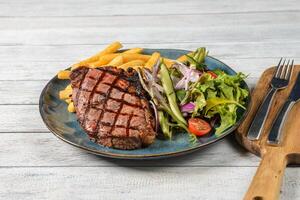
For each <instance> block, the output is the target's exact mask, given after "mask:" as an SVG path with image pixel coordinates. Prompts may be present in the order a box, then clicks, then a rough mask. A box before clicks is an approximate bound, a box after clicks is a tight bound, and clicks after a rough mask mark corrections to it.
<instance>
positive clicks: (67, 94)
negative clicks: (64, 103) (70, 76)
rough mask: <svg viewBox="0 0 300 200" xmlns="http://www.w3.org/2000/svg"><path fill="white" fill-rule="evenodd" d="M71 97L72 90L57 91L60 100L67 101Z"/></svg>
mask: <svg viewBox="0 0 300 200" xmlns="http://www.w3.org/2000/svg"><path fill="white" fill-rule="evenodd" d="M71 95H72V90H61V91H59V98H60V99H68V98H70V96H71Z"/></svg>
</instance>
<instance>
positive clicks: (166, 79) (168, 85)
mask: <svg viewBox="0 0 300 200" xmlns="http://www.w3.org/2000/svg"><path fill="white" fill-rule="evenodd" d="M160 79H161V83H162V86H163V88H164V91H165V93H166V96H167V99H168V102H169V105H170V108H171V111H172V112H173V113H174V116H175V117H176V119H177V120H176V119H175V120H176V121H180V122H181V123H182V124H184V125H186V124H187V123H186V121H185V119H184V118H183V116H182V114H181V112H180V110H179V108H178V105H177V101H176V94H175V91H174V88H173V83H172V80H171V78H170V75H169V72H168V69H167V67H166V66H165V65H164V63H162V64H161V65H160Z"/></svg>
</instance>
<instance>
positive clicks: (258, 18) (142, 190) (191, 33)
mask: <svg viewBox="0 0 300 200" xmlns="http://www.w3.org/2000/svg"><path fill="white" fill-rule="evenodd" d="M0 7H1V11H0V25H1V26H0V75H1V76H0V137H1V140H0V146H1V148H0V180H1V181H0V199H120V198H123V199H158V198H159V199H172V200H173V199H189V200H190V199H222V200H223V199H230V200H238V199H241V198H242V197H243V194H244V193H245V192H246V190H247V186H248V184H249V182H250V179H251V177H252V176H253V175H254V173H255V167H256V166H258V164H259V158H258V157H256V156H254V155H251V154H250V153H246V152H245V150H243V149H242V148H241V147H239V146H237V144H236V142H235V141H234V140H233V137H232V136H231V137H229V138H226V139H225V140H224V141H221V142H219V143H217V144H215V145H213V146H211V147H209V148H207V149H205V150H203V151H200V152H195V153H193V154H191V155H187V156H184V157H178V158H173V159H167V160H163V161H160V160H156V161H149V162H148V161H147V162H137V161H134V162H131V161H124V160H112V159H107V158H101V157H97V156H94V155H91V154H87V153H85V152H83V151H81V150H79V149H76V148H74V147H72V146H69V145H67V144H65V143H63V142H62V141H60V140H59V139H57V138H56V137H55V136H53V135H52V134H51V133H50V132H49V131H48V130H47V129H46V127H45V126H44V125H43V123H42V121H41V119H40V116H39V112H38V106H37V103H38V97H39V94H40V92H41V90H42V88H43V86H44V85H45V84H46V83H47V81H48V80H49V79H50V78H52V77H53V76H54V75H55V74H56V73H57V71H58V70H61V69H64V68H66V67H68V66H69V65H70V64H72V63H74V62H76V61H78V60H81V59H83V58H86V57H87V56H89V55H91V54H93V53H95V52H97V51H99V49H102V48H103V47H104V46H105V45H106V44H107V43H110V42H112V41H114V40H120V41H122V42H123V43H124V44H125V47H128V48H130V47H136V46H141V47H146V48H180V49H195V48H197V47H199V46H206V47H207V48H208V49H209V50H210V54H211V55H213V56H215V57H217V58H219V59H221V60H222V61H224V62H225V63H227V64H228V65H229V66H231V67H232V68H233V69H235V70H237V71H243V72H245V73H247V74H250V76H249V79H248V82H249V83H250V85H251V86H252V87H253V86H254V84H255V83H256V81H257V80H258V77H259V76H260V75H261V74H262V72H263V71H264V70H265V69H266V67H267V66H271V65H274V64H276V63H277V62H278V59H279V57H281V56H284V57H292V58H295V59H296V60H299V57H300V56H299V55H300V49H299V45H300V44H299V41H300V34H299V33H300V24H299V23H300V20H299V17H300V15H299V13H300V12H299V11H300V9H299V1H297V0H286V1H283V0H278V1H277V0H276V1H274V0H265V1H260V0H254V1H243V2H241V1H239V0H225V1H224V0H214V1H205V0H187V1H186V0H177V1H162V0H147V1H140V0H126V1H124V0H118V1H110V0H101V1H98V0H91V1H85V0H64V1H61V0H52V1H50V0H46V1H39V0H23V1H19V0H10V1H5V0H0ZM299 178H300V171H299V169H297V168H287V170H286V174H285V178H284V180H283V182H284V184H283V188H282V193H281V197H282V199H284V200H286V199H287V200H294V199H299V198H300V193H299V191H300V190H299V189H300V185H299Z"/></svg>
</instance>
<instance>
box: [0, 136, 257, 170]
mask: <svg viewBox="0 0 300 200" xmlns="http://www.w3.org/2000/svg"><path fill="white" fill-rule="evenodd" d="M0 137H1V138H2V139H1V140H0V146H1V150H0V168H1V167H26V166H27V167H32V166H36V167H37V166H40V167H51V166H53V167H57V166H65V167H68V166H71V167H74V166H77V167H116V166H117V165H119V164H120V165H122V166H127V167H134V166H148V167H151V166H161V167H166V166H173V167H183V166H186V167H187V166H190V167H194V166H214V167H243V166H257V165H258V162H259V159H258V158H257V157H256V156H254V155H250V154H249V153H247V152H246V151H245V150H244V149H242V147H239V146H238V144H237V143H236V142H235V141H234V140H233V139H234V138H233V136H231V137H229V138H227V139H226V140H224V141H220V142H218V143H216V144H215V145H212V146H211V147H208V148H205V149H204V150H202V151H199V152H195V153H192V154H190V155H187V156H184V157H181V158H180V159H179V158H169V159H165V160H153V161H151V160H149V161H129V160H114V159H110V158H102V157H100V156H95V155H92V154H88V153H87V152H85V151H83V150H81V149H77V148H75V147H72V146H71V145H68V144H66V143H65V142H63V141H61V140H59V139H58V138H56V137H55V136H54V135H53V134H52V133H50V132H45V133H15V134H14V133H0Z"/></svg>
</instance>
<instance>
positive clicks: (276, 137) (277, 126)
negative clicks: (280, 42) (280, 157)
mask: <svg viewBox="0 0 300 200" xmlns="http://www.w3.org/2000/svg"><path fill="white" fill-rule="evenodd" d="M299 99H300V73H298V76H297V80H296V82H295V84H294V86H293V88H292V91H291V93H290V95H289V97H288V98H287V100H286V102H285V103H284V105H283V106H282V108H281V110H280V112H279V114H278V115H277V116H276V119H275V122H274V123H273V125H272V128H271V131H270V134H269V136H268V143H269V144H272V145H278V144H279V143H280V140H281V135H282V131H283V126H284V123H285V120H286V118H287V115H288V113H289V111H290V110H291V109H292V107H293V106H294V105H295V103H296V102H297V101H299Z"/></svg>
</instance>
